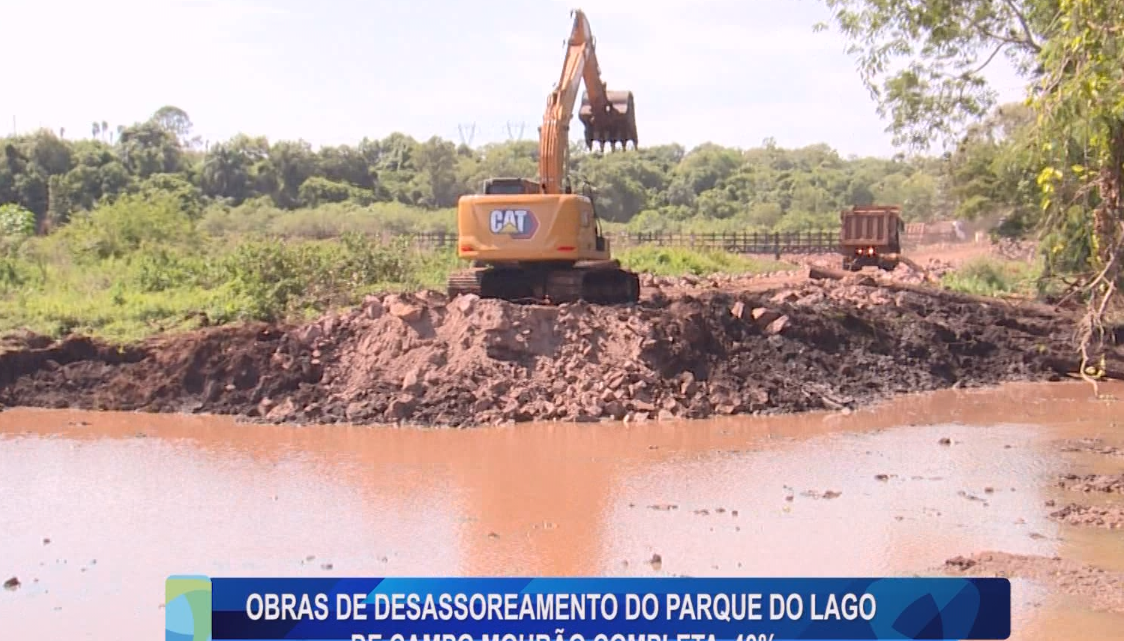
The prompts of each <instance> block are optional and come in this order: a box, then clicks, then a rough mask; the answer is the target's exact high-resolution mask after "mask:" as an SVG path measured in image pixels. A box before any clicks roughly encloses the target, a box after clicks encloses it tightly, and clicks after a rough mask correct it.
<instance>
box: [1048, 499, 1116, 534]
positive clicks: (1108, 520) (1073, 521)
mask: <svg viewBox="0 0 1124 641" xmlns="http://www.w3.org/2000/svg"><path fill="white" fill-rule="evenodd" d="M1050 518H1052V519H1055V520H1057V521H1061V522H1062V523H1066V524H1068V525H1080V526H1085V527H1099V528H1106V529H1109V530H1118V529H1124V508H1121V507H1117V506H1109V507H1099V506H1095V505H1078V504H1076V503H1070V504H1069V505H1067V506H1065V507H1063V508H1062V509H1060V510H1057V511H1055V512H1051V513H1050Z"/></svg>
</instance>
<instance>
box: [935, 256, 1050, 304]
mask: <svg viewBox="0 0 1124 641" xmlns="http://www.w3.org/2000/svg"><path fill="white" fill-rule="evenodd" d="M1040 275H1041V268H1040V267H1038V266H1036V265H1032V264H1030V263H1024V262H1021V261H1008V260H996V259H994V258H977V259H976V260H973V261H971V262H968V263H965V264H964V266H962V267H961V268H960V269H958V270H956V271H954V272H949V273H948V274H945V276H944V278H943V279H942V284H943V285H944V286H945V287H947V288H948V289H951V290H955V291H960V292H965V293H968V294H977V295H980V296H999V295H1012V294H1014V295H1033V294H1034V293H1035V292H1036V288H1037V283H1038V278H1039V276H1040Z"/></svg>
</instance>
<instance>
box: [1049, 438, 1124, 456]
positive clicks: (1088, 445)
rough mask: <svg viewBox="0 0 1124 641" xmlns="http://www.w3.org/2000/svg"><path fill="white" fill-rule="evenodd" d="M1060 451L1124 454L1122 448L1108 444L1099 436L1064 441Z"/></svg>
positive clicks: (1110, 454) (1108, 454)
mask: <svg viewBox="0 0 1124 641" xmlns="http://www.w3.org/2000/svg"><path fill="white" fill-rule="evenodd" d="M1061 451H1063V452H1082V453H1089V454H1101V455H1103V456H1124V449H1122V448H1119V447H1116V446H1115V445H1108V444H1107V443H1105V442H1104V441H1103V440H1101V439H1099V438H1079V439H1072V440H1069V441H1065V442H1064V443H1062V445H1061Z"/></svg>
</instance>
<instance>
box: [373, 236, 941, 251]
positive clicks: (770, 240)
mask: <svg viewBox="0 0 1124 641" xmlns="http://www.w3.org/2000/svg"><path fill="white" fill-rule="evenodd" d="M403 236H405V237H407V238H409V239H410V241H411V242H412V243H413V244H414V245H416V246H418V247H423V248H433V249H443V248H449V247H453V246H455V245H456V242H457V235H456V234H453V233H448V232H414V233H409V234H404V235H403ZM606 236H607V237H608V238H609V241H610V243H611V244H612V246H613V247H616V248H624V247H639V246H644V245H649V246H656V247H690V248H697V249H720V250H723V251H727V252H730V253H734V254H759V255H769V254H772V255H774V256H777V255H780V254H823V253H833V252H837V251H839V232H838V231H835V230H820V231H802V232H783V233H781V232H774V233H764V232H727V233H706V234H682V233H674V234H673V233H658V232H653V233H632V232H616V233H612V232H610V233H607V234H606ZM392 237H393V236H388V237H387V238H386V239H387V240H389V239H390V238H392ZM399 237H401V236H399ZM945 242H962V241H960V240H959V239H958V237H957V236H956V234H955V233H948V234H943V233H942V234H926V235H924V236H909V235H906V236H904V237H903V238H902V244H903V245H904V246H917V245H918V244H922V243H925V244H935V243H945Z"/></svg>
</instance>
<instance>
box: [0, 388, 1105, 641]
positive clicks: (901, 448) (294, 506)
mask: <svg viewBox="0 0 1124 641" xmlns="http://www.w3.org/2000/svg"><path fill="white" fill-rule="evenodd" d="M1102 392H1108V393H1110V394H1114V395H1115V396H1116V397H1118V398H1122V399H1124V387H1120V386H1117V387H1110V388H1102ZM1122 407H1124V401H1122V402H1112V401H1105V400H1096V399H1093V398H1091V396H1090V392H1089V388H1088V387H1086V386H1084V385H1081V384H1053V385H1046V386H1043V385H1024V386H1011V387H1006V388H1003V389H1002V390H997V391H988V392H945V393H939V394H933V395H926V396H917V397H908V398H903V399H899V400H898V401H896V402H893V403H890V404H887V405H884V406H882V407H880V408H878V409H875V410H871V411H860V412H855V413H853V414H850V415H842V414H809V415H803V416H797V417H778V418H769V419H747V418H741V419H729V420H714V421H706V422H697V423H680V424H676V423H652V424H639V425H636V424H634V425H588V424H584V425H578V424H557V425H521V426H518V427H513V428H496V429H475V430H464V431H423V430H410V429H369V428H349V427H342V426H336V427H327V428H315V427H307V428H292V427H272V426H256V425H240V424H235V423H233V422H232V421H230V420H227V419H223V418H213V417H196V416H186V417H185V416H167V415H164V416H158V415H147V414H111V413H84V412H67V411H45V410H9V411H6V412H3V413H0V575H3V576H2V577H0V579H6V578H8V577H10V576H17V577H19V579H20V581H21V582H22V584H23V585H22V587H21V588H20V589H19V590H17V591H14V592H10V591H3V592H0V622H3V623H2V625H3V628H4V629H5V630H6V631H8V632H13V631H15V632H16V633H17V636H18V635H19V634H18V633H19V632H23V633H24V635H26V636H28V637H29V638H60V637H62V636H64V635H65V636H71V637H82V638H93V639H109V638H114V639H125V638H142V637H144V636H149V635H153V634H159V629H160V625H162V619H163V611H162V609H161V607H162V601H163V580H164V578H165V577H166V576H167V575H168V574H171V573H206V574H211V575H235V574H240V575H287V576H319V575H330V574H335V575H349V576H378V575H385V574H392V575H393V574H409V575H446V574H454V575H457V574H481V575H503V574H522V575H542V574H545V575H639V576H652V575H657V574H663V575H669V574H670V575H692V576H720V575H731V576H739V575H758V576H761V575H856V574H857V575H909V574H914V573H920V574H928V573H931V568H933V567H935V566H938V565H940V564H941V563H943V561H944V560H945V559H947V558H949V557H952V556H956V555H969V554H971V553H973V552H978V551H983V550H997V551H1006V552H1012V553H1025V554H1041V555H1048V556H1052V555H1059V556H1062V557H1064V558H1068V559H1071V560H1075V561H1081V562H1084V563H1090V564H1095V565H1098V566H1101V567H1105V568H1114V569H1124V545H1122V544H1121V543H1122V540H1121V538H1122V537H1121V535H1120V533H1119V531H1116V532H1109V531H1086V530H1082V529H1079V528H1073V527H1069V526H1062V525H1059V524H1057V523H1055V522H1053V521H1051V520H1049V519H1048V518H1047V515H1048V513H1049V511H1050V510H1049V508H1046V507H1044V504H1045V502H1046V501H1047V500H1050V499H1055V500H1057V501H1058V502H1059V504H1062V502H1063V501H1068V500H1072V499H1073V498H1074V497H1072V496H1069V497H1066V496H1063V495H1062V494H1060V493H1059V491H1057V490H1055V489H1053V488H1052V483H1051V481H1052V478H1053V475H1054V474H1057V473H1059V472H1062V471H1080V472H1087V471H1119V470H1120V469H1121V468H1124V461H1121V460H1111V459H1109V458H1108V457H1098V456H1096V455H1088V454H1079V453H1064V454H1063V453H1060V448H1059V446H1058V441H1059V440H1060V439H1066V438H1076V437H1099V438H1103V439H1105V440H1106V441H1107V442H1109V443H1111V444H1115V445H1121V444H1122V440H1124V439H1122V438H1121V435H1122V434H1124V432H1122V430H1121V429H1120V428H1121V426H1122V424H1124V410H1122ZM942 439H951V444H950V445H942V444H941V443H940V441H941V440H942ZM880 475H885V476H884V477H882V476H880ZM828 491H830V492H832V493H834V492H838V493H840V494H839V495H838V496H837V497H835V498H825V497H824V496H823V493H825V492H828ZM47 539H49V542H46V540H47ZM653 554H658V555H659V556H660V557H661V558H662V562H661V564H659V566H658V567H657V566H654V565H653V564H651V563H649V560H650V559H651V558H652V557H653ZM1015 589H1016V593H1015V617H1016V619H1015V634H1014V636H1013V637H1012V638H1022V639H1067V638H1073V639H1077V638H1102V639H1104V638H1124V616H1121V615H1113V614H1103V613H1094V612H1087V611H1085V610H1083V608H1082V604H1081V603H1077V602H1074V601H1073V600H1072V599H1070V598H1068V597H1066V596H1065V595H1060V594H1054V593H1052V592H1051V591H1050V588H1049V587H1048V586H1044V585H1035V584H1031V583H1027V582H1023V581H1016V582H1015Z"/></svg>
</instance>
